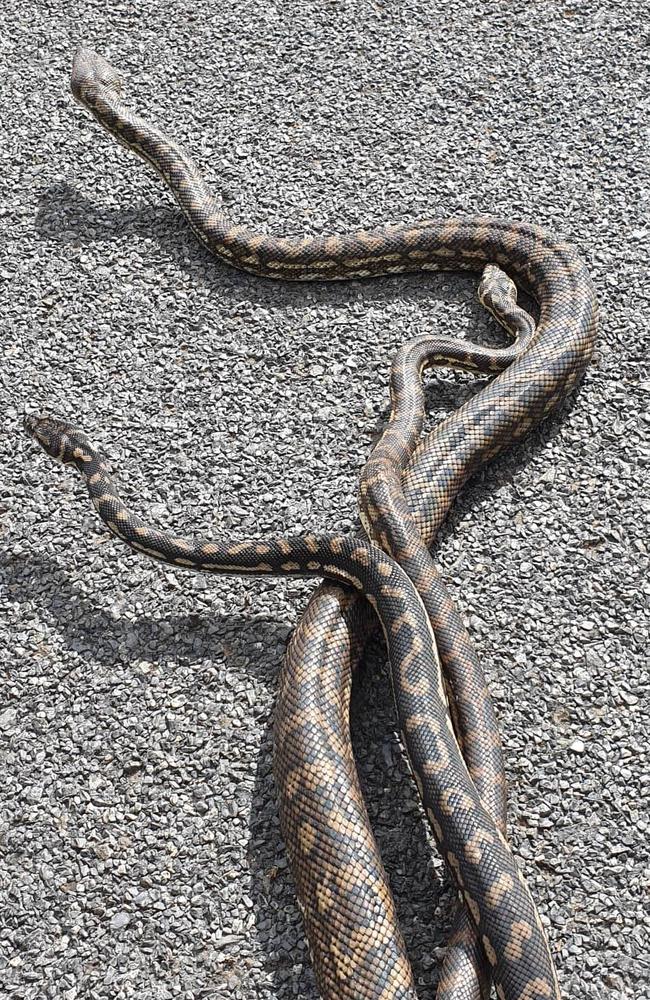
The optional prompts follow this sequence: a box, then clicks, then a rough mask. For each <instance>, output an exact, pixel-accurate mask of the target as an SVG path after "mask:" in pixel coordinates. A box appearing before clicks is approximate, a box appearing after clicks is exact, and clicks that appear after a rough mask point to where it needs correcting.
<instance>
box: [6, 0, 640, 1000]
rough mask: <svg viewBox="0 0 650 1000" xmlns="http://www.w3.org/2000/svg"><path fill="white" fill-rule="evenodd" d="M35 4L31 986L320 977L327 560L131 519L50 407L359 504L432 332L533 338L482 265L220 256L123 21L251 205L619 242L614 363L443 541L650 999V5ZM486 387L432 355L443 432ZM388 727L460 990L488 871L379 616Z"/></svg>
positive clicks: (193, 497) (237, 497) (382, 727)
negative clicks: (88, 471) (42, 434)
mask: <svg viewBox="0 0 650 1000" xmlns="http://www.w3.org/2000/svg"><path fill="white" fill-rule="evenodd" d="M2 20H3V25H2V29H1V33H0V60H1V62H2V78H1V82H0V86H1V88H2V92H1V98H2V100H1V106H2V116H1V121H0V130H1V132H2V141H1V144H0V155H1V157H2V161H3V169H2V171H1V173H0V186H1V187H2V201H1V207H0V212H1V214H2V228H3V235H4V239H3V241H2V247H1V249H0V280H1V281H2V285H3V293H2V297H1V299H0V308H1V310H2V329H3V332H4V350H3V363H2V365H1V368H0V393H1V398H0V410H1V415H2V429H3V435H2V442H1V447H2V463H3V464H2V477H1V479H0V525H1V532H2V537H1V543H0V559H1V567H0V569H1V582H2V615H1V618H0V647H1V648H0V658H1V667H2V672H1V678H2V680H1V687H0V752H1V754H2V772H1V773H2V776H3V787H2V794H1V798H2V809H1V817H0V857H1V860H0V885H1V890H0V908H1V910H2V914H1V919H0V995H1V996H2V997H3V998H4V997H7V998H12V1000H14V998H15V1000H19V998H20V1000H23V998H24V1000H28V998H29V1000H32V998H39V1000H40V998H57V1000H59V998H60V1000H76V998H89V1000H90V998H92V1000H95V998H96V1000H109V998H110V1000H122V998H131V997H134V998H135V997H137V998H139V1000H168V998H175V997H183V998H187V1000H199V998H200V1000H208V998H210V1000H221V998H224V1000H225V998H227V1000H290V998H296V997H299V998H302V1000H316V997H317V994H316V989H315V984H314V979H313V975H312V972H311V968H310V963H309V957H308V954H307V949H306V944H305V939H304V936H303V931H302V926H301V920H300V915H299V912H298V909H297V906H296V903H295V899H294V890H293V885H292V882H291V877H290V874H289V872H288V868H287V861H286V857H285V852H284V848H283V845H282V841H281V838H280V833H279V828H278V816H277V809H276V801H275V790H274V784H273V778H272V774H271V722H272V716H273V706H274V698H275V692H276V686H277V676H278V670H279V667H280V663H281V659H282V655H283V650H284V647H285V642H286V639H287V636H288V634H289V633H290V631H291V629H292V627H293V626H294V625H295V623H296V621H297V620H298V618H299V616H300V612H301V609H302V608H303V607H304V605H305V602H306V600H307V597H308V595H309V593H310V591H311V589H312V587H313V586H314V584H313V582H309V581H305V582H303V581H300V580H298V581H296V580H285V581H283V580H272V579H269V580H261V581H260V580H241V579H231V578H222V579H204V578H201V577H200V576H198V575H195V576H192V575H190V574H185V575H183V574H182V573H181V572H178V571H175V570H172V569H170V568H165V567H161V566H159V565H156V564H154V563H151V562H147V561H146V560H145V559H144V558H138V557H136V556H135V555H133V554H131V553H130V552H128V551H126V550H125V549H124V548H121V547H119V546H118V544H117V543H116V542H114V541H112V540H110V539H109V538H108V537H107V533H106V531H105V529H104V528H103V526H102V525H101V524H100V523H98V521H97V519H96V518H95V516H94V512H93V511H92V509H91V507H90V505H89V503H88V502H87V498H86V496H85V492H84V489H83V486H82V483H81V481H80V479H79V478H78V477H77V476H75V475H73V474H72V473H71V472H69V471H66V470H64V469H63V468H61V467H55V466H53V465H52V464H51V463H50V462H48V461H47V460H46V459H45V457H44V456H43V455H42V454H40V453H37V450H36V448H35V446H34V445H33V444H32V443H30V442H28V441H27V440H26V439H25V438H24V437H23V435H22V431H21V426H20V422H21V416H22V413H23V411H24V409H25V408H28V409H30V410H38V409H41V408H44V409H47V410H48V411H50V412H58V413H60V414H62V415H64V416H67V417H69V418H73V419H75V420H78V422H79V423H80V424H81V425H82V426H84V427H85V428H86V429H87V430H88V431H89V433H91V434H92V435H93V436H94V437H95V438H97V439H98V440H99V441H100V442H102V443H103V445H104V446H105V448H106V450H107V451H108V452H109V454H110V456H111V458H112V460H113V462H114V465H115V467H116V468H118V469H119V472H120V479H121V481H122V482H123V484H124V492H125V496H126V497H127V498H128V499H129V500H130V501H131V502H132V503H133V504H134V505H136V506H137V508H138V509H139V510H140V511H142V512H146V513H148V514H149V515H150V516H151V517H152V518H154V519H156V520H157V521H158V522H159V523H160V524H162V525H165V526H168V527H173V528H174V529H175V530H176V531H178V532H185V531H188V532H189V531H193V530H197V531H200V532H205V533H210V532H211V533H226V532H227V533H231V534H232V535H233V536H235V535H237V534H240V535H243V534H245V533H247V532H255V533H258V534H259V535H264V534H265V533H269V532H271V531H278V532H279V531H285V530H290V529H291V530H293V531H296V530H300V529H313V530H316V531H327V530H334V529H337V530H341V529H342V530H346V531H347V530H353V529H354V527H355V524H356V507H355V487H356V482H357V476H358V472H359V468H360V465H361V464H362V462H363V460H364V458H365V456H366V455H367V454H368V451H369V448H370V446H371V444H372V442H373V440H374V439H375V438H376V435H377V433H378V431H379V429H380V428H381V427H382V425H383V422H384V421H385V419H386V414H387V402H388V396H387V376H388V368H389V364H390V361H391V358H392V356H393V354H394V353H395V351H396V349H397V347H398V346H399V345H400V344H402V343H404V342H405V341H406V340H408V339H409V338H410V337H412V336H413V335H415V334H418V333H423V332H426V331H435V332H438V333H441V332H448V333H449V334H455V335H463V336H467V337H477V338H479V339H483V340H484V341H485V342H493V343H496V342H497V341H498V338H499V336H500V335H499V333H498V331H497V329H496V326H495V324H494V323H493V321H492V320H490V319H489V318H486V316H485V315H484V313H483V311H482V309H481V307H480V306H479V305H478V304H477V302H476V300H475V289H476V285H477V279H476V277H474V276H469V275H468V276H464V277H462V276H457V275H450V274H439V275H413V276H408V277H396V278H387V279H381V280H375V281H366V282H360V281H358V282H351V283H346V284H339V285H329V286H328V285H309V286H285V285H282V284H276V283H273V282H270V281H263V280H260V279H256V278H254V277H251V276H247V275H244V274H239V273H237V272H235V271H232V270H229V269H228V268H226V267H225V266H223V265H221V264H219V263H217V262H215V261H214V260H212V259H211V258H210V257H209V255H208V253H207V252H206V251H205V250H203V249H202V248H201V246H200V245H199V244H198V242H197V240H196V239H195V237H194V236H193V235H192V234H191V232H190V231H189V230H188V227H187V226H186V225H185V223H184V220H183V218H182V217H181V215H180V213H179V211H178V210H177V208H176V206H175V205H174V204H173V203H172V200H171V199H170V197H169V195H168V194H167V192H166V191H165V190H164V188H163V186H162V185H161V183H160V181H159V179H158V178H157V177H156V176H155V175H154V174H153V172H151V171H148V170H147V169H146V168H145V167H144V165H143V164H141V163H139V162H137V161H136V159H135V158H134V157H133V155H132V154H130V153H129V152H128V151H126V150H124V149H122V148H121V147H118V146H117V145H116V143H115V141H114V140H113V139H112V138H111V137H110V136H108V135H106V134H105V133H103V132H102V131H101V129H100V128H99V127H98V126H97V124H96V123H95V122H94V121H92V120H91V118H90V116H89V114H88V113H87V112H86V111H84V110H83V109H81V108H80V107H79V106H77V105H76V104H75V103H74V101H73V99H72V97H71V95H70V93H69V89H68V82H67V81H68V74H69V67H70V62H71V57H72V52H73V49H74V46H75V44H76V42H77V41H78V40H79V39H81V38H83V39H84V40H85V41H86V42H87V43H88V44H90V45H92V46H93V47H95V48H96V49H97V50H98V51H100V52H102V53H103V54H105V55H107V56H108V57H109V58H110V59H111V60H112V61H113V62H114V63H115V64H116V65H117V66H119V67H120V68H121V69H122V70H123V71H124V73H125V75H126V77H127V80H128V88H129V95H130V97H131V98H132V100H133V102H134V106H138V107H139V108H140V109H142V110H143V111H146V112H147V114H150V116H151V117H152V118H154V119H155V120H157V121H158V122H160V123H164V124H165V125H166V126H167V127H168V129H169V132H170V133H171V134H172V135H174V136H175V137H177V138H178V139H179V140H181V141H182V142H184V143H186V144H187V146H188V147H189V148H190V150H191V151H192V153H193V154H194V155H195V157H196V158H197V160H198V161H199V162H200V163H201V164H202V166H203V167H204V169H205V172H206V174H207V176H208V177H209V178H210V180H211V182H212V183H213V185H214V189H215V191H217V192H218V193H219V194H220V195H221V197H222V198H223V201H224V203H225V205H226V206H228V208H229V209H230V210H231V211H232V213H233V214H234V215H235V216H236V218H237V219H239V220H241V221H245V222H247V223H251V224H255V225H259V226H260V227H263V228H267V229H268V230H270V231H273V232H274V233H278V234H279V233H281V232H291V233H298V232H303V231H308V232H311V233H320V232H327V231H329V232H332V231H336V230H342V229H347V228H349V227H352V226H357V225H361V224H363V225H372V224H377V223H380V222H382V221H384V220H386V221H387V220H391V221H397V220H400V219H404V220H407V219H415V218H417V217H420V216H423V215H431V214H433V215H439V216H448V215H451V214H459V213H473V212H476V211H484V212H490V213H491V214H494V215H498V216H503V217H508V218H516V219H524V220H528V221H533V222H537V223H540V224H542V225H544V226H545V227H547V228H549V229H551V230H553V231H554V232H556V233H558V234H560V235H562V236H563V237H565V238H567V239H570V240H571V241H573V242H574V243H575V244H576V245H577V246H578V247H579V248H580V251H581V253H582V254H583V256H584V258H585V259H586V260H587V262H588V264H589V267H590V269H591V272H592V274H593V277H594V280H595V282H596V286H597V289H598V295H599V299H600V303H601V308H602V333H601V337H600V341H599V346H598V350H597V355H596V357H595V360H594V363H593V364H592V365H591V367H590V369H589V371H588V373H587V376H586V378H585V381H584V384H583V387H582V388H581V390H580V391H579V393H577V394H576V396H575V397H574V398H573V399H572V400H571V401H570V403H569V404H567V405H566V406H565V407H564V409H563V410H562V412H561V413H559V414H558V415H557V416H555V417H553V418H552V419H551V420H550V421H549V422H547V423H546V424H545V425H544V426H543V427H542V428H541V429H540V430H539V431H537V432H535V433H533V434H531V435H530V436H529V437H528V438H527V440H526V441H525V442H524V443H522V444H521V445H520V446H519V447H517V448H516V449H514V450H512V451H510V452H508V454H506V455H505V456H503V457H502V458H500V459H499V460H497V461H496V462H494V463H493V464H491V465H490V466H489V468H487V469H486V470H485V471H484V472H483V473H482V474H481V475H479V476H478V477H477V478H476V479H474V480H473V481H472V483H471V484H470V485H469V487H468V488H467V489H466V490H465V491H464V493H463V495H462V496H461V498H460V499H459V501H458V502H457V503H456V505H455V507H454V509H453V512H452V514H451V516H450V518H449V520H448V523H447V525H446V527H445V530H444V532H443V533H442V535H441V538H440V542H439V546H438V551H437V557H438V559H439V562H440V565H441V566H442V568H443V571H444V573H445V575H446V577H447V579H448V581H449V584H450V587H451V588H452V591H453V594H454V596H455V598H456V599H457V601H458V604H459V605H460V607H461V608H462V610H463V614H464V615H465V616H466V619H467V622H468V624H469V627H470V630H471V633H472V635H473V637H474V640H475V642H476V644H477V646H478V649H479V651H480V654H481V656H482V659H483V662H484V663H485V665H486V669H487V672H488V674H489V677H490V681H491V686H492V690H493V693H494V696H495V699H496V702H497V707H498V713H499V718H500V721H501V726H502V730H503V736H504V742H505V750H506V755H507V766H508V777H509V783H510V835H511V839H512V843H513V845H514V847H515V849H516V851H517V854H518V855H519V857H520V858H521V861H522V865H523V868H524V870H525V874H526V877H527V879H528V881H529V883H530V884H531V887H532V889H533V892H534V895H535V897H536V899H537V900H538V902H539V906H540V909H541V912H542V914H543V919H544V921H545V923H546V925H547V927H548V930H549V934H550V938H551V941H552V946H553V949H554V951H555V953H556V956H557V965H558V969H559V975H560V979H561V983H562V987H563V990H564V994H565V996H566V997H567V998H572V1000H596V998H602V1000H605V998H607V1000H610V998H611V1000H614V998H615V1000H618V998H620V1000H643V998H647V997H650V987H649V986H648V982H649V978H650V960H649V958H648V954H649V952H650V947H649V939H650V926H649V925H650V916H649V915H648V910H647V890H648V834H649V828H648V794H647V787H646V786H644V781H645V780H647V776H648V738H649V735H650V730H649V724H648V668H647V663H646V662H645V659H646V653H647V649H648V639H649V637H648V615H647V605H646V603H645V601H646V600H647V596H648V592H649V584H648V574H647V566H648V551H647V544H648V542H647V539H648V527H647V525H648V521H647V508H646V510H645V512H644V508H643V504H644V463H645V472H646V474H647V458H648V436H647V430H648V423H647V399H648V390H649V388H650V376H649V373H648V317H649V316H650V302H649V301H648V281H647V278H648V275H647V244H648V233H649V222H648V214H647V211H648V199H649V190H650V184H649V169H648V159H647V141H646V140H647V125H648V115H647V111H648V107H647V103H646V105H645V107H644V98H645V97H646V94H647V84H648V79H647V70H648V56H649V52H650V49H649V48H648V44H649V41H648V34H647V8H645V12H644V5H643V4H642V3H640V2H635V0H629V2H625V3H622V2H618V0H611V2H606V0H591V2H588V3H587V2H583V0H573V2H571V3H569V2H567V3H566V4H564V3H555V2H548V0H541V2H539V3H536V4H529V3H524V2H521V0H510V2H501V0H493V2H487V0H486V2H483V3H479V2H476V0H472V2H470V3H468V4H458V3H451V2H441V3H431V2H429V0H427V2H426V3H425V2H406V3H400V4H390V3H386V2H382V0H373V2H370V0H361V2H358V3H353V2H347V0H340V2H335V0H330V2H315V0H294V2H287V0H277V2H275V3H273V2H259V3H258V2H255V0H249V2H246V3H243V2H242V3H233V4H229V5H221V4H218V3H216V4H195V3H191V2H189V0H188V2H179V0H167V2H165V3H163V4H160V3H153V2H151V0H145V2H142V3H139V4H137V5H136V4H131V3H126V2H122V3H112V2H110V0H109V2H102V3H100V2H98V0H95V2H87V3H80V2H74V0H72V2H63V0H48V2H44V3H39V4H31V5H28V4H26V3H24V2H18V0H8V2H7V3H5V4H4V5H3V12H2ZM474 389H475V385H474V383H473V382H472V380H471V379H469V378H468V377H466V376H457V375H453V374H448V373H445V374H442V375H439V376H438V375H435V376H434V377H432V378H431V379H430V387H429V390H428V398H429V403H430V422H431V424H433V423H435V422H436V421H437V420H439V419H440V417H441V416H442V415H443V414H444V413H445V412H448V411H449V410H450V409H451V408H453V407H455V406H457V405H458V404H459V403H460V402H462V400H463V399H464V398H466V396H467V395H468V394H469V393H470V392H473V391H474ZM646 484H647V480H646ZM352 723H353V729H354V740H355V747H356V753H357V758H358V763H359V768H360V772H361V776H362V781H363V785H364V788H365V789H366V791H367V796H368V803H369V809H370V813H371V817H372V821H373V824H374V827H375V830H376V833H377V837H378V839H379V842H380V845H381V848H382V851H383V854H384V858H385V862H386V866H387V868H388V871H389V875H390V879H391V883H392V886H393V889H394V892H395V896H396V899H397V904H398V908H399V915H400V919H401V921H402V924H403V928H404V932H405V935H406V938H407V940H408V943H409V949H410V953H411V957H412V962H413V966H414V969H415V974H416V977H417V982H418V984H419V987H418V989H419V996H420V998H421V1000H431V998H432V997H433V996H434V991H435V982H436V968H437V963H438V959H439V957H440V954H441V950H442V947H443V945H444V938H445V930H446V928H447V926H448V920H449V916H450V912H451V908H452V903H453V899H452V893H451V890H450V887H449V883H448V881H447V880H446V878H445V877H444V872H443V870H442V866H441V863H440V861H439V860H438V859H437V858H436V857H435V855H434V853H433V851H432V847H431V844H430V842H429V838H428V834H427V829H426V825H425V822H424V819H423V815H422V811H421V809H420V806H419V804H418V800H417V796H416V793H415V789H414V786H413V783H412V781H411V780H410V778H409V776H408V772H407V769H406V765H405V762H404V758H403V756H402V753H401V750H400V747H399V743H398V740H397V738H396V733H395V726H396V720H395V715H394V711H393V706H392V704H391V699H390V695H389V691H388V684H387V674H386V666H385V661H384V656H383V651H382V648H381V647H380V645H379V643H376V644H375V645H374V647H373V648H372V649H371V650H370V655H369V656H368V657H367V659H366V662H365V666H364V668H363V671H362V672H361V674H360V676H359V677H358V679H357V684H356V689H355V693H354V704H353V712H352Z"/></svg>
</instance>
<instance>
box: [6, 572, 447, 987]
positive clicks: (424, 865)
mask: <svg viewBox="0 0 650 1000" xmlns="http://www.w3.org/2000/svg"><path fill="white" fill-rule="evenodd" d="M0 578H1V579H2V583H3V586H4V587H5V588H6V590H7V592H8V594H9V595H10V597H11V599H12V600H14V601H18V602H22V603H25V604H27V603H29V604H31V605H36V607H37V608H38V610H39V613H40V616H41V618H42V619H43V620H44V622H46V623H47V624H49V625H51V626H52V627H53V628H55V629H56V630H57V632H58V633H59V635H60V636H61V637H62V638H63V640H64V642H65V644H66V645H67V647H68V648H69V649H71V650H73V651H74V652H75V653H77V654H78V655H79V657H80V658H82V659H83V661H86V660H91V661H95V663H96V662H97V661H99V663H101V664H103V665H105V666H106V667H107V668H108V669H110V668H111V667H114V666H115V664H116V662H121V663H122V664H126V665H127V669H128V664H129V663H131V662H133V661H137V660H138V659H143V658H144V659H147V658H152V656H153V654H152V650H154V649H155V651H156V662H157V664H158V665H164V664H165V663H170V664H173V665H174V666H176V667H178V668H182V667H187V666H188V665H191V664H194V663H196V664H197V665H198V664H199V663H200V662H201V661H203V662H205V658H206V652H207V651H209V649H210V648H213V649H214V648H215V647H217V646H218V649H219V656H220V658H221V659H222V660H225V661H226V663H228V664H229V666H228V669H230V671H231V672H234V671H235V670H241V671H242V672H244V671H245V673H246V674H249V673H250V674H253V675H255V676H257V677H258V678H260V679H261V680H262V681H263V682H264V683H265V684H267V685H268V686H269V687H272V688H273V689H274V690H275V688H276V685H277V670H278V666H279V664H278V663H277V661H276V662H274V656H275V655H276V654H277V649H278V634H280V635H282V636H283V637H285V638H286V635H287V633H286V629H285V627H284V626H283V624H282V623H281V622H278V621H276V620H274V619H271V618H269V617H266V616H265V617H262V616H255V615H254V613H253V611H251V615H250V616H247V615H239V614H235V615H223V616H220V615H217V616H213V615H210V616H209V617H208V616H207V615H206V614H205V612H204V613H202V614H196V615H195V614H191V615H182V616H179V617H177V618H166V619H164V620H161V619H152V618H146V617H142V618H139V619H138V621H137V622H131V621H127V620H125V619H124V618H123V617H120V614H119V612H107V611H106V610H105V609H103V608H100V607H98V606H97V605H96V604H95V603H94V602H93V600H92V596H88V595H87V594H83V593H81V592H80V590H79V588H78V587H77V586H75V584H74V582H73V581H72V580H71V579H70V577H69V576H68V575H67V573H66V572H65V570H64V569H63V568H62V567H61V565H60V564H59V563H58V562H57V561H56V560H54V559H52V558H49V557H48V556H45V555H42V554H34V555H28V554H22V555H21V556H20V558H17V557H12V556H7V554H6V553H4V554H3V558H2V559H1V560H0ZM258 647H261V648H262V649H269V650H275V651H276V652H272V653H270V654H269V658H268V660H265V658H264V656H261V657H260V654H259V652H258V653H257V656H256V657H253V656H250V657H247V666H246V667H245V668H243V667H241V665H240V662H239V661H240V657H241V654H242V653H243V652H244V653H245V652H246V651H250V650H251V649H254V648H258ZM85 669H86V667H85V662H84V663H81V664H80V665H79V666H77V667H75V668H74V673H77V674H78V675H79V676H78V680H75V683H74V688H75V689H76V687H77V685H78V684H83V683H84V670H85ZM185 676H187V675H186V674H185ZM63 679H64V678H63V677H62V676H61V674H60V673H59V674H54V673H53V675H52V678H51V681H52V686H53V687H58V686H59V685H60V684H61V682H62V681H63ZM143 683H144V684H146V683H147V681H146V678H145V679H143ZM196 683H197V684H198V685H202V684H204V683H205V684H207V685H210V684H214V683H215V680H214V676H213V675H212V676H211V677H210V678H209V679H206V680H204V679H203V678H201V677H200V676H198V677H197V678H196ZM244 683H245V679H243V681H242V684H244ZM243 694H244V687H243V686H242V695H243ZM37 697H38V698H39V700H41V699H43V698H44V697H47V686H45V687H43V686H39V689H38V695H37ZM369 705H371V706H372V711H371V712H369V711H368V706H369ZM264 725H265V729H264V733H263V735H262V737H261V741H260V747H259V753H258V756H257V762H256V763H255V762H254V761H251V762H250V766H251V770H253V768H254V769H255V784H254V789H253V794H252V801H251V810H250V823H249V827H250V838H251V839H250V844H249V848H248V856H249V869H250V878H251V882H250V886H247V891H248V892H249V893H250V896H251V898H252V900H253V906H254V914H255V922H256V930H255V932H256V935H257V937H258V939H259V941H260V943H261V945H262V947H263V949H264V951H265V953H266V955H267V962H266V969H267V972H268V973H269V974H270V975H271V976H272V978H273V980H274V989H275V995H277V998H278V1000H290V998H295V997H296V996H300V997H303V998H304V1000H318V993H317V990H316V985H315V982H314V978H313V973H312V971H311V964H310V960H309V955H308V951H307V945H306V941H305V938H304V932H303V929H302V920H301V917H300V913H299V911H298V907H297V904H296V899H295V889H294V885H293V880H292V877H291V874H290V871H289V868H288V863H287V861H286V854H285V850H284V845H283V842H282V838H281V835H280V829H279V818H278V812H277V800H276V792H275V784H274V779H273V773H272V747H273V718H272V717H271V718H270V719H269V720H268V721H266V722H265V723H264ZM351 727H352V732H353V746H354V750H355V757H356V760H357V767H358V771H359V776H360V780H361V784H362V787H363V789H364V794H365V796H366V801H367V804H368V811H369V814H370V817H371V821H372V825H373V829H374V832H375V836H376V838H377V841H378V843H379V847H380V850H381V854H382V858H383V861H384V865H385V867H386V870H387V872H388V876H389V879H390V882H391V886H392V888H393V893H394V896H395V901H396V905H397V910H398V914H399V918H400V924H401V927H402V930H403V933H404V936H405V938H406V941H407V945H408V948H409V951H410V957H411V961H412V963H413V968H414V971H415V974H416V977H417V978H421V979H422V980H423V981H424V982H429V981H435V973H434V972H433V971H432V970H434V968H435V965H436V961H435V958H434V949H435V948H437V947H440V946H442V945H443V943H444V936H445V931H446V929H448V927H449V924H450V920H451V914H452V911H453V895H452V893H451V890H450V889H449V887H448V885H447V884H446V883H440V882H439V881H438V880H437V878H436V876H435V872H434V866H433V863H432V857H433V849H432V847H431V845H430V842H429V840H428V834H427V826H426V822H425V820H424V817H423V814H422V810H421V807H420V804H419V801H418V798H417V790H416V788H415V785H414V783H413V781H412V778H411V776H410V773H409V771H408V767H407V764H406V761H405V759H404V757H403V755H402V751H401V749H400V745H399V742H398V739H397V736H396V719H395V711H394V705H393V701H392V695H391V691H390V685H389V683H388V675H387V667H386V661H385V657H384V650H383V644H382V643H381V641H380V639H379V638H378V637H376V638H373V639H371V641H370V643H369V649H368V655H367V657H366V659H365V662H364V664H363V665H362V667H361V668H360V669H359V671H358V672H357V675H356V677H355V682H354V685H353V694H352V706H351ZM405 855H408V856H409V857H410V858H416V859H417V861H416V864H415V865H414V866H413V867H409V869H408V870H407V869H406V867H405V865H404V856H405ZM436 911H439V912H438V913H436ZM434 914H435V917H434ZM419 995H420V997H421V1000H429V998H432V997H433V987H430V988H429V989H427V987H423V989H422V991H421V992H420V994H419Z"/></svg>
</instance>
